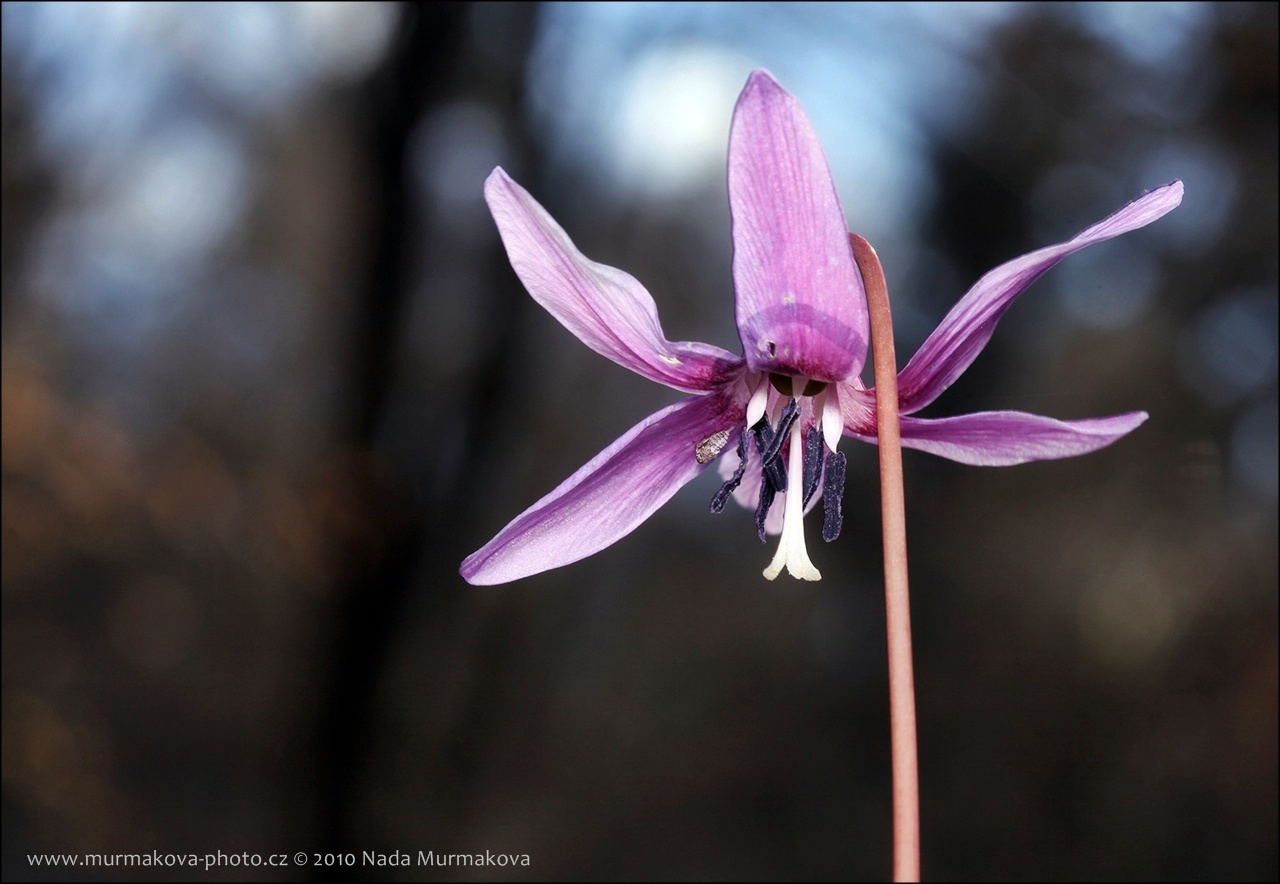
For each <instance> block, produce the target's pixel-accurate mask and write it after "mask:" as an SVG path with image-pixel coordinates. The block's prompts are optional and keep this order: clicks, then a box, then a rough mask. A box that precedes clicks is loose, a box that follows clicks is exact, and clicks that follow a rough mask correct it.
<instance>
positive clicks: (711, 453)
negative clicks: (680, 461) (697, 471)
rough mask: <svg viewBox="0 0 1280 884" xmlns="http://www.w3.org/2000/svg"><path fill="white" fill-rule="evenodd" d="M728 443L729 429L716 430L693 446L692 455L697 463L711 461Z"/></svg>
mask: <svg viewBox="0 0 1280 884" xmlns="http://www.w3.org/2000/svg"><path fill="white" fill-rule="evenodd" d="M728 444H729V431H728V430H717V431H716V432H714V433H712V434H711V435H710V436H708V437H707V438H705V439H703V440H702V441H701V442H699V443H698V444H697V445H695V446H693V456H694V457H696V458H697V459H698V463H711V461H713V460H715V459H716V458H717V457H719V456H720V452H722V451H724V447H725V446H726V445H728Z"/></svg>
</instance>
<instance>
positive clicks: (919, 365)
mask: <svg viewBox="0 0 1280 884" xmlns="http://www.w3.org/2000/svg"><path fill="white" fill-rule="evenodd" d="M1180 202H1182V182H1181V181H1174V182H1173V183H1171V184H1166V185H1165V186H1164V187H1158V188H1156V189H1155V190H1153V191H1151V192H1150V193H1147V194H1145V195H1143V196H1141V197H1139V198H1138V199H1136V200H1134V201H1133V202H1131V203H1129V205H1127V206H1125V207H1124V208H1123V209H1121V210H1120V211H1118V212H1116V213H1115V214H1113V215H1111V216H1110V217H1108V218H1106V219H1105V220H1103V221H1100V222H1098V223H1097V224H1095V225H1093V226H1092V227H1090V228H1088V229H1087V230H1085V231H1083V232H1082V233H1080V234H1078V235H1077V236H1075V237H1074V238H1072V239H1070V240H1068V241H1067V242H1064V243H1060V244H1058V245H1056V246H1048V247H1047V248H1043V249H1039V250H1037V251H1034V252H1031V253H1030V254H1028V255H1023V256H1022V257H1021V258H1015V259H1014V260H1012V261H1010V262H1008V263H1007V264H1001V265H1000V266H999V267H997V268H996V269H995V270H992V271H991V272H990V273H988V274H987V275H986V276H984V277H982V279H980V280H978V282H977V283H976V284H975V285H974V286H973V288H971V289H970V290H969V292H968V293H967V294H966V295H965V296H964V297H963V298H961V299H960V301H959V302H958V303H957V304H956V305H955V307H953V308H951V312H950V313H948V314H947V316H946V318H945V319H943V320H942V322H941V323H940V324H939V325H938V327H937V328H936V329H934V331H933V334H931V335H929V338H928V340H926V341H925V342H924V344H922V345H921V346H920V349H919V350H918V351H917V352H916V354H915V356H913V357H911V361H910V362H908V363H907V366H906V368H904V369H903V370H902V372H901V374H899V375H898V401H899V404H900V407H901V409H902V412H903V413H904V414H909V413H911V412H913V411H918V410H920V409H921V408H924V407H925V406H926V405H928V404H929V403H930V402H932V401H933V400H934V399H936V398H938V395H939V394H940V393H942V391H943V390H945V389H946V388H947V387H949V386H951V384H952V383H954V382H955V380H956V378H958V377H960V375H961V374H963V373H964V370H965V369H967V368H968V367H969V365H970V364H971V363H972V362H973V360H974V359H975V358H977V356H978V354H979V353H981V352H982V348H983V347H985V346H986V345H987V341H989V340H991V335H992V333H993V332H994V331H995V328H996V323H997V322H999V320H1000V317H1001V316H1003V315H1004V312H1005V311H1006V310H1008V309H1009V306H1010V305H1011V304H1012V303H1013V302H1014V300H1015V299H1016V298H1017V297H1018V296H1019V295H1020V294H1022V293H1023V292H1024V291H1026V290H1027V288H1028V287H1029V286H1030V285H1031V284H1032V283H1033V282H1035V281H1036V280H1037V279H1039V278H1040V277H1041V276H1042V275H1043V274H1044V273H1045V271H1047V270H1048V269H1049V268H1050V267H1052V266H1053V265H1054V264H1057V263H1058V262H1059V261H1061V260H1062V259H1063V258H1065V257H1067V256H1068V255H1071V254H1073V253H1075V252H1078V251H1080V250H1081V249H1083V248H1085V247H1086V246H1091V245H1093V244H1094V243H1100V242H1104V241H1106V240H1109V239H1112V238H1114V237H1117V236H1119V235H1120V234H1122V233H1128V232H1129V231H1131V230H1137V229H1138V228H1139V227H1145V226H1146V225H1148V224H1150V223H1151V222H1152V221H1155V220H1156V219H1157V218H1159V217H1161V216H1162V215H1164V214H1166V213H1168V212H1170V211H1172V210H1173V209H1174V208H1176V207H1177V205H1178V204H1179V203H1180ZM904 434H905V429H904ZM903 444H904V445H906V444H908V443H907V441H906V439H905V436H904V439H903Z"/></svg>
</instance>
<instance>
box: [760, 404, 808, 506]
mask: <svg viewBox="0 0 1280 884" xmlns="http://www.w3.org/2000/svg"><path fill="white" fill-rule="evenodd" d="M799 416H800V400H799V399H792V400H791V401H789V402H788V403H787V407H786V408H785V409H783V412H782V417H780V418H778V429H776V430H775V431H774V433H773V438H772V439H771V440H769V448H768V450H765V451H761V452H760V456H761V457H762V458H764V462H765V463H769V462H770V461H775V460H778V459H779V458H778V452H780V451H782V443H783V442H786V441H787V434H788V433H790V432H791V425H792V424H793V423H795V420H796V418H797V417H799ZM778 490H779V491H786V490H787V489H786V487H785V486H784V487H782V488H779V489H778Z"/></svg>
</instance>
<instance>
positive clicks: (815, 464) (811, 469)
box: [804, 427, 823, 506]
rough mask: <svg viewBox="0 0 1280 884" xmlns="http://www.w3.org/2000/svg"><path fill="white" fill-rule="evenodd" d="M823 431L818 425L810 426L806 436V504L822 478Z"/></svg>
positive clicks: (811, 498)
mask: <svg viewBox="0 0 1280 884" xmlns="http://www.w3.org/2000/svg"><path fill="white" fill-rule="evenodd" d="M822 454H823V451H822V433H820V432H818V428H817V427H810V428H809V433H808V435H806V436H805V437H804V505H805V506H808V505H809V501H811V500H813V495H814V494H815V493H816V492H817V490H818V480H819V479H821V478H822Z"/></svg>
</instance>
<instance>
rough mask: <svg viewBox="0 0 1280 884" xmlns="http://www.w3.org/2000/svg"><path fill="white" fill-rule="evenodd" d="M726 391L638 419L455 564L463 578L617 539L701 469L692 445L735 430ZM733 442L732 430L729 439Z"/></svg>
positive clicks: (494, 578) (733, 407)
mask: <svg viewBox="0 0 1280 884" xmlns="http://www.w3.org/2000/svg"><path fill="white" fill-rule="evenodd" d="M743 415H744V411H743V408H742V405H741V404H737V403H735V401H734V400H733V398H732V397H730V396H727V395H719V394H712V395H708V396H694V397H692V398H690V399H686V400H684V401H683V402H678V403H676V404H675V405H672V406H670V407H668V408H664V409H663V410H662V411H659V412H657V413H655V414H652V415H650V416H649V417H647V418H645V419H644V420H643V421H641V422H640V423H639V424H637V425H636V426H634V427H632V428H631V429H630V430H628V431H627V432H626V433H625V434H624V435H623V436H622V437H621V438H620V439H618V440H617V441H616V442H614V443H613V444H612V445H610V446H609V447H608V448H606V449H605V450H604V451H602V452H600V453H599V454H597V455H596V456H595V457H594V458H592V459H591V461H590V462H589V463H587V464H586V466H584V467H582V469H580V470H578V471H577V472H576V473H574V474H573V475H572V476H570V477H569V478H568V479H566V480H565V481H564V482H562V483H561V484H560V487H558V488H556V490H554V491H552V492H551V493H550V494H548V495H547V496H546V497H544V498H542V499H541V500H539V501H538V502H537V503H535V504H534V505H533V506H531V507H529V509H527V510H525V511H524V512H523V513H522V514H521V515H519V516H517V517H516V518H515V519H514V520H513V521H512V522H511V524H509V525H507V527H505V528H503V529H502V530H501V531H499V532H498V535H497V536H496V537H494V538H493V540H490V541H489V542H488V543H487V544H485V545H484V547H482V548H481V549H480V550H479V551H477V552H475V553H473V554H472V555H470V556H468V557H467V559H466V561H464V562H463V563H462V568H461V573H462V576H463V577H465V578H466V579H467V581H468V582H469V583H474V584H479V585H489V584H494V583H506V582H508V581H511V580H518V579H519V578H521V577H528V576H529V575H531V574H538V573H540V572H542V571H548V570H550V569H552V568H559V567H560V566H561V565H567V564H569V563H570V562H576V561H578V560H579V559H584V558H586V557H587V556H589V555H592V554H593V553H596V552H599V551H600V550H602V549H604V548H605V547H607V546H609V545H610V544H612V543H614V542H616V541H618V540H620V539H621V538H623V537H625V536H626V535H628V534H630V533H631V532H632V531H634V530H635V529H636V527H638V526H639V525H640V524H641V523H642V522H643V521H644V520H645V519H647V518H649V516H650V515H652V514H653V512H654V511H655V510H657V509H658V507H660V506H662V505H663V504H664V503H666V502H667V501H668V500H670V499H671V496H672V495H673V494H675V493H676V491H678V490H679V489H680V488H681V486H683V485H684V484H685V483H687V482H689V481H690V480H691V479H693V478H694V477H695V476H697V475H698V474H699V473H701V472H702V471H703V470H704V469H706V467H707V465H706V464H701V463H699V462H698V459H697V457H696V456H695V451H696V448H697V445H698V443H699V442H700V441H702V440H704V439H706V438H707V437H708V436H710V435H712V434H713V433H715V432H717V431H719V430H723V429H728V428H734V429H736V428H737V426H738V425H739V424H741V423H742V420H743ZM736 443H737V435H736V432H735V433H734V434H733V435H732V436H731V438H730V440H729V444H736Z"/></svg>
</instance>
